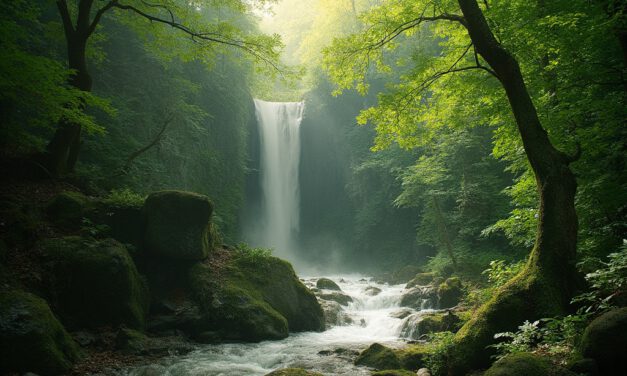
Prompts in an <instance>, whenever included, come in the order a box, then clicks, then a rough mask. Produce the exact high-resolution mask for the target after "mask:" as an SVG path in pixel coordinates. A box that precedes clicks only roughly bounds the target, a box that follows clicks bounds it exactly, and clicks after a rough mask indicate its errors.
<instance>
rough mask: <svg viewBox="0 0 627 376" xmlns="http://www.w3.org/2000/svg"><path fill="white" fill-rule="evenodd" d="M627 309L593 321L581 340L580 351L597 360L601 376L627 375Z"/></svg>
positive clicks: (620, 309)
mask: <svg viewBox="0 0 627 376" xmlns="http://www.w3.org/2000/svg"><path fill="white" fill-rule="evenodd" d="M625 333H627V307H625V308H619V309H614V310H611V311H609V312H606V313H604V314H602V315H601V316H599V317H597V318H596V319H594V320H592V322H591V323H590V325H588V327H587V328H586V329H585V331H584V333H583V337H582V338H581V344H580V351H581V354H582V355H583V356H584V357H585V358H592V359H594V360H596V363H597V365H598V368H599V372H600V374H601V375H607V376H614V375H616V376H618V375H621V376H622V375H626V374H627V356H626V355H627V336H626V335H625Z"/></svg>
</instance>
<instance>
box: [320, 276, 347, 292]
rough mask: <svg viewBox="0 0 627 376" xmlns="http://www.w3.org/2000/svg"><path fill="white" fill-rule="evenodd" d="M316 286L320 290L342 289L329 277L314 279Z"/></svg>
mask: <svg viewBox="0 0 627 376" xmlns="http://www.w3.org/2000/svg"><path fill="white" fill-rule="evenodd" d="M316 287H317V288H319V289H321V290H333V291H342V289H340V286H338V285H337V283H335V282H333V281H332V280H330V279H329V278H320V279H318V280H317V281H316Z"/></svg>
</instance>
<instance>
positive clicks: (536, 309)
mask: <svg viewBox="0 0 627 376" xmlns="http://www.w3.org/2000/svg"><path fill="white" fill-rule="evenodd" d="M483 4H484V9H483V10H482V9H481V7H480V5H479V4H478V3H477V1H476V0H458V1H397V2H393V3H386V4H385V5H383V6H381V7H379V8H375V9H374V10H373V11H372V12H370V13H369V14H368V15H366V16H365V17H364V22H365V23H366V24H367V25H368V26H369V27H366V31H365V32H364V33H362V34H357V35H353V36H350V37H348V38H344V39H341V40H338V41H336V42H335V43H334V45H333V46H332V48H331V49H330V50H328V51H327V54H326V59H327V60H326V61H327V64H328V67H329V71H330V73H331V76H332V77H333V78H334V80H335V81H336V83H337V84H338V85H339V87H340V89H343V88H348V87H353V86H354V87H357V88H358V89H360V90H362V91H365V90H367V86H366V85H365V84H364V81H363V78H362V77H363V76H364V75H365V73H366V72H367V71H368V69H369V66H370V63H374V64H377V65H385V61H384V54H383V52H382V51H383V50H384V49H385V48H386V47H388V46H389V45H392V46H393V45H394V44H395V43H398V41H399V40H400V39H402V38H403V37H405V36H406V35H407V34H409V35H410V36H411V35H413V34H415V33H417V32H419V30H420V31H422V30H424V28H423V25H425V24H427V23H433V24H434V26H433V28H432V30H433V31H432V32H433V33H434V34H433V35H435V37H441V38H443V42H441V43H442V45H444V46H445V48H444V49H443V50H444V51H443V53H442V56H443V58H438V57H433V58H432V59H426V61H423V62H419V64H420V65H421V67H420V68H422V69H419V70H418V72H417V73H415V74H413V75H408V77H409V79H407V80H406V81H404V82H402V83H401V84H399V87H400V90H399V91H400V92H401V94H400V95H396V96H390V97H381V98H380V105H379V107H378V108H370V109H368V110H366V111H365V112H364V113H362V115H361V118H360V121H361V122H362V123H363V122H365V121H368V120H370V121H373V122H374V123H375V125H376V126H377V129H378V131H379V144H380V146H381V145H383V146H385V145H386V144H389V143H390V142H392V141H393V140H395V141H396V142H398V143H399V144H401V146H406V147H411V146H413V145H415V144H416V143H418V142H419V141H420V138H421V137H422V135H421V132H424V131H423V130H416V129H420V128H423V129H424V127H422V125H423V124H424V122H427V121H432V122H438V121H441V120H438V119H437V118H434V116H435V115H434V114H433V113H429V111H430V110H432V109H433V108H437V109H440V108H441V107H438V104H434V101H437V100H438V99H441V98H442V97H441V96H438V93H437V92H435V89H434V88H433V86H434V84H435V83H436V82H438V81H443V80H446V82H447V83H449V84H450V83H452V81H450V80H449V79H448V76H450V75H453V74H465V75H466V77H470V79H471V80H473V81H472V82H479V83H480V85H482V86H484V87H486V88H489V87H490V85H492V82H488V81H486V77H491V78H492V79H496V80H497V81H498V83H499V87H500V88H501V89H502V90H504V92H505V97H506V98H507V103H508V106H509V108H510V110H511V114H512V115H513V118H514V121H515V124H516V127H517V133H518V134H519V136H520V139H521V141H522V145H523V148H524V152H525V155H526V158H527V161H528V163H529V165H530V167H531V169H532V170H533V172H534V176H535V180H536V185H537V190H538V194H539V199H540V203H539V212H538V216H539V218H538V229H537V233H536V240H535V245H534V247H533V250H532V251H531V254H530V256H529V260H528V263H527V265H526V267H525V269H524V270H523V271H522V272H521V273H520V274H519V275H518V276H517V277H516V278H514V279H513V280H512V281H510V282H509V283H508V284H506V285H505V286H503V287H502V288H501V289H500V290H499V293H498V294H496V295H495V296H494V297H493V298H492V299H491V300H490V301H489V302H488V303H487V304H486V305H485V306H484V307H482V309H480V310H479V311H478V312H477V314H476V315H475V317H473V318H472V319H471V320H470V321H469V322H468V323H467V324H466V325H465V326H464V327H463V328H462V329H461V330H460V332H459V333H458V334H457V336H456V341H455V344H456V346H455V350H454V355H453V357H452V358H453V360H452V361H451V364H450V367H451V368H450V372H451V373H452V374H454V375H457V374H459V375H461V374H465V373H466V372H467V371H468V370H471V369H476V368H481V367H484V366H486V365H487V364H489V360H490V358H489V355H490V354H489V352H488V351H486V346H488V345H489V344H491V343H492V342H493V335H494V334H495V333H497V332H502V331H505V330H510V329H512V328H513V327H515V326H516V325H518V324H519V323H520V322H522V321H523V320H525V319H532V318H540V317H545V316H550V315H556V314H559V313H561V312H563V311H564V310H566V309H567V307H568V304H569V301H570V298H571V297H572V295H573V292H574V291H575V289H576V286H577V283H576V281H577V277H576V270H575V257H576V245H577V228H578V222H577V214H576V211H575V192H576V187H577V183H576V181H575V177H574V175H573V173H572V171H571V169H570V167H569V166H570V164H571V163H572V162H573V161H575V160H576V159H577V157H578V154H579V153H575V154H574V155H572V156H571V155H568V154H566V153H564V152H561V151H560V150H558V149H557V148H556V147H555V146H554V144H553V143H552V142H551V140H550V139H549V135H548V134H547V131H546V130H545V129H544V128H543V125H542V123H541V121H540V118H539V116H538V112H537V108H536V106H535V105H534V102H533V100H532V98H531V95H530V92H529V90H528V86H527V84H526V82H525V80H524V78H523V73H522V71H521V67H520V65H519V62H518V60H517V59H516V57H515V56H514V54H513V53H512V52H510V51H509V50H508V49H507V48H506V47H505V46H504V45H503V44H502V43H501V42H500V41H499V39H497V38H496V36H495V34H494V31H493V27H494V26H493V25H497V24H495V23H494V21H492V22H490V21H488V20H487V19H486V17H485V15H484V11H486V10H487V11H489V6H488V2H484V3H483ZM446 38H449V39H448V40H447V39H446ZM478 72H479V73H481V74H478ZM438 89H440V90H446V89H449V90H452V91H453V92H455V93H456V94H458V95H462V96H463V95H465V94H464V91H463V90H460V87H459V86H453V87H451V88H448V87H446V86H445V85H442V84H441V85H440V86H439V87H438ZM399 102H400V103H399ZM469 102H472V99H470V100H467V103H469ZM445 105H450V103H446V104H445ZM412 106H413V107H412ZM421 108H422V109H421ZM425 108H426V109H425ZM412 110H413V111H412ZM456 110H457V109H455V110H452V111H456ZM445 111H446V110H445ZM448 111H451V110H448ZM479 111H481V110H479ZM440 115H441V114H440ZM447 115H450V117H449V120H450V119H453V120H457V121H459V122H461V121H460V119H455V114H450V113H448V114H447ZM465 121H466V122H467V121H468V120H467V119H465Z"/></svg>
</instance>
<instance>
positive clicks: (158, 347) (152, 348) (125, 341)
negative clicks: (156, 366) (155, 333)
mask: <svg viewBox="0 0 627 376" xmlns="http://www.w3.org/2000/svg"><path fill="white" fill-rule="evenodd" d="M115 346H116V348H117V349H118V350H120V351H122V352H124V353H127V354H132V355H151V356H163V355H174V354H177V355H182V354H186V353H189V352H190V351H192V350H194V347H193V346H192V345H191V344H189V343H187V342H185V341H183V340H182V339H181V337H158V338H152V337H148V336H147V335H145V334H144V333H141V332H139V331H136V330H133V329H128V328H122V329H120V331H118V334H117V336H116V338H115Z"/></svg>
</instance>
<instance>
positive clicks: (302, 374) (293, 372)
mask: <svg viewBox="0 0 627 376" xmlns="http://www.w3.org/2000/svg"><path fill="white" fill-rule="evenodd" d="M266 376H323V375H322V374H321V373H318V372H313V371H307V370H304V369H302V368H284V369H279V370H276V371H272V372H270V373H268V374H267V375H266Z"/></svg>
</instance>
